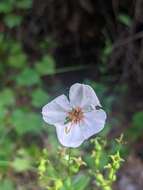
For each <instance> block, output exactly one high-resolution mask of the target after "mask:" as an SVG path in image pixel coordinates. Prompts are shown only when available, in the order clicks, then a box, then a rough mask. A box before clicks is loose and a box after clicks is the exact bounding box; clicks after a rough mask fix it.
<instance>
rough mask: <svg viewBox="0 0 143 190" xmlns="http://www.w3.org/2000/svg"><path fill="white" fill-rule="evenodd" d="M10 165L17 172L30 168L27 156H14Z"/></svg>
mask: <svg viewBox="0 0 143 190" xmlns="http://www.w3.org/2000/svg"><path fill="white" fill-rule="evenodd" d="M12 166H13V167H14V169H15V171H17V172H24V171H27V170H29V169H30V168H31V162H30V160H28V158H18V157H17V158H15V160H14V161H13V163H12Z"/></svg>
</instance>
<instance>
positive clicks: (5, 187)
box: [0, 179, 15, 190]
mask: <svg viewBox="0 0 143 190" xmlns="http://www.w3.org/2000/svg"><path fill="white" fill-rule="evenodd" d="M0 190H15V187H14V184H13V182H12V181H11V180H9V179H5V180H4V181H1V182H0Z"/></svg>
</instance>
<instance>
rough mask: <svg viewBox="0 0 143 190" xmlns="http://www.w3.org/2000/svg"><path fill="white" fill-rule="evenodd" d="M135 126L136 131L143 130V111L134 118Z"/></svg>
mask: <svg viewBox="0 0 143 190" xmlns="http://www.w3.org/2000/svg"><path fill="white" fill-rule="evenodd" d="M133 126H134V127H135V129H136V130H142V129H143V111H140V112H137V113H135V114H134V116H133Z"/></svg>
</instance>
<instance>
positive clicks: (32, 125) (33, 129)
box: [11, 109, 43, 135]
mask: <svg viewBox="0 0 143 190" xmlns="http://www.w3.org/2000/svg"><path fill="white" fill-rule="evenodd" d="M11 122H12V124H13V126H14V128H15V131H16V132H17V134H18V135H24V134H26V133H39V132H40V131H41V130H42V129H43V128H42V126H43V125H42V118H41V117H40V115H39V114H36V113H33V112H25V111H23V110H20V109H17V110H15V111H14V112H13V114H12V116H11Z"/></svg>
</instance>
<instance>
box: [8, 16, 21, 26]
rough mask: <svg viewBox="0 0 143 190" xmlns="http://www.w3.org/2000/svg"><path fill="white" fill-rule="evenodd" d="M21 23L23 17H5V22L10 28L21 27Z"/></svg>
mask: <svg viewBox="0 0 143 190" xmlns="http://www.w3.org/2000/svg"><path fill="white" fill-rule="evenodd" d="M21 21H22V16H20V15H14V14H8V15H6V16H5V17H4V22H5V24H6V26H8V27H9V28H14V27H16V26H19V25H20V24H21Z"/></svg>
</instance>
